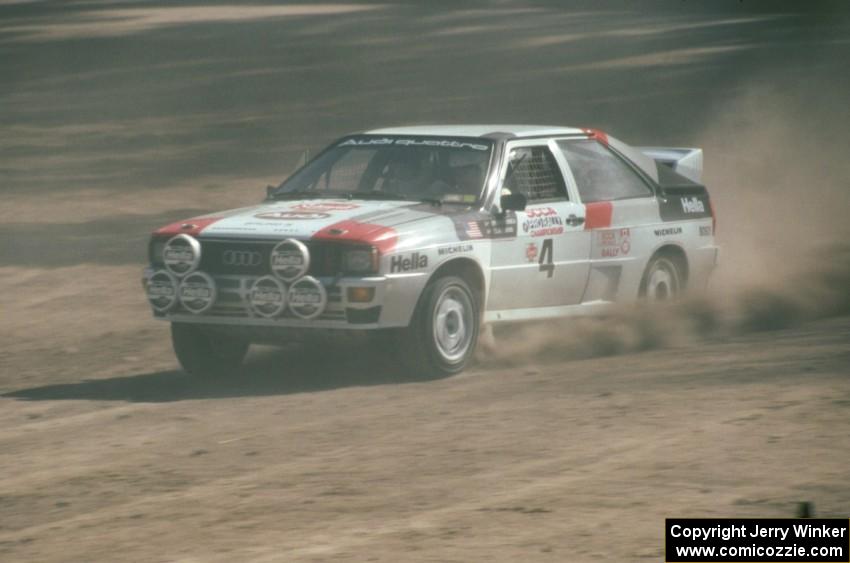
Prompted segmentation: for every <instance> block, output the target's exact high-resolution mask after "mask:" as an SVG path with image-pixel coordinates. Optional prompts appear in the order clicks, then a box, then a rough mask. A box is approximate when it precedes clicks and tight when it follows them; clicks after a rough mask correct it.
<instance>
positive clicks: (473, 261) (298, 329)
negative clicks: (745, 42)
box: [143, 125, 718, 375]
mask: <svg viewBox="0 0 850 563" xmlns="http://www.w3.org/2000/svg"><path fill="white" fill-rule="evenodd" d="M701 173H702V151H701V150H700V149H679V148H633V147H630V146H628V145H626V144H624V143H622V142H620V141H618V140H616V139H614V138H613V137H610V136H608V135H606V134H605V133H602V132H600V131H598V130H592V129H574V128H567V127H541V126H525V125H522V126H516V125H510V126H508V125H469V126H422V127H401V128H392V129H379V130H375V131H369V132H366V133H362V134H356V135H350V136H347V137H344V138H342V139H340V140H338V141H336V142H335V143H333V144H332V145H330V146H329V147H328V148H326V149H325V150H324V151H323V152H321V153H319V154H318V156H316V157H315V158H314V159H313V160H311V161H310V162H308V163H307V164H306V165H304V166H303V167H301V168H300V169H299V170H297V171H296V172H295V173H294V174H293V175H292V176H290V177H289V178H288V179H287V180H286V181H285V182H283V183H282V184H281V185H280V186H278V187H270V188H269V190H268V196H267V199H266V200H265V201H264V202H262V203H260V204H259V205H256V206H253V207H247V208H243V209H235V210H230V211H223V212H221V213H214V214H211V215H206V216H202V217H195V218H192V219H187V220H185V221H181V222H178V223H174V224H172V225H168V226H166V227H163V228H161V229H159V230H157V231H156V232H154V233H153V236H152V238H151V242H150V266H149V267H148V268H147V269H146V270H145V273H144V278H143V283H144V287H145V290H146V293H147V297H148V300H149V302H150V305H151V307H152V308H153V312H154V316H155V317H156V318H159V319H162V320H165V321H169V322H170V323H171V330H172V340H173V344H174V349H175V352H176V354H177V357H178V359H179V360H180V362H181V364H182V365H183V367H184V369H186V370H187V371H188V372H190V373H193V374H202V373H206V374H216V373H226V372H228V371H230V370H233V369H234V368H235V367H237V366H238V365H239V364H240V362H241V361H242V359H243V358H244V356H245V354H246V352H247V350H248V346H249V345H250V344H251V343H281V342H288V341H292V340H301V339H304V338H307V337H309V336H311V335H312V336H314V337H315V336H317V335H319V337H322V338H324V337H325V336H330V333H332V332H338V331H381V332H379V333H377V334H382V335H387V336H390V337H392V338H393V339H394V342H395V343H396V345H394V346H393V349H394V351H397V352H399V358H400V359H402V360H404V361H405V362H406V364H407V366H408V367H409V368H410V369H412V370H416V371H417V372H419V373H423V374H433V375H440V374H451V373H456V372H458V371H460V370H462V369H463V368H464V366H465V365H466V364H467V362H468V360H469V359H470V357H471V356H472V353H473V350H474V349H475V346H476V343H477V341H478V335H479V331H480V330H481V327H482V326H483V325H485V324H488V323H501V322H517V321H534V320H540V319H547V318H553V317H562V316H568V315H581V314H587V313H592V312H597V311H600V310H602V309H604V308H606V307H610V306H611V305H612V304H613V303H617V302H629V301H634V300H636V299H640V298H645V299H650V300H665V299H671V298H674V297H676V296H677V295H678V294H680V293H681V292H682V291H684V290H685V288H686V287H691V288H702V287H704V286H705V284H706V282H707V280H708V277H709V274H710V273H711V271H712V270H713V268H714V267H715V264H716V262H717V254H718V249H717V246H716V245H715V240H714V214H713V210H712V207H711V204H710V201H709V197H708V192H707V191H706V189H705V187H704V186H703V185H701V184H700V176H701Z"/></svg>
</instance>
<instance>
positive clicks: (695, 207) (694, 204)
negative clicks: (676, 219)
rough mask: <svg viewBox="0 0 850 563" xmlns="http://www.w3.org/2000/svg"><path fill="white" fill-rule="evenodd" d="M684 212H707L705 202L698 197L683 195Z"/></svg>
mask: <svg viewBox="0 0 850 563" xmlns="http://www.w3.org/2000/svg"><path fill="white" fill-rule="evenodd" d="M680 201H681V202H682V213H688V214H691V213H705V204H704V203H703V202H702V201H700V200H699V198H696V197H683V198H681V200H680Z"/></svg>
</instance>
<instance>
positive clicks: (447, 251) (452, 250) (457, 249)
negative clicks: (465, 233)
mask: <svg viewBox="0 0 850 563" xmlns="http://www.w3.org/2000/svg"><path fill="white" fill-rule="evenodd" d="M464 252H472V245H471V244H453V245H451V246H442V247H440V248H438V249H437V254H439V255H440V256H451V255H452V254H463V253H464Z"/></svg>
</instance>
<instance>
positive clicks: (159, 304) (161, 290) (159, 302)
mask: <svg viewBox="0 0 850 563" xmlns="http://www.w3.org/2000/svg"><path fill="white" fill-rule="evenodd" d="M146 291H147V295H148V301H149V302H150V304H151V307H153V310H154V311H156V312H157V313H164V312H166V311H168V310H169V309H171V308H172V307H174V304H175V303H177V278H175V277H174V276H172V275H171V274H170V273H169V272H166V271H165V270H157V271H156V272H154V273H153V274H152V275H151V277H150V278H149V279H148V281H147V287H146Z"/></svg>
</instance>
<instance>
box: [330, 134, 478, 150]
mask: <svg viewBox="0 0 850 563" xmlns="http://www.w3.org/2000/svg"><path fill="white" fill-rule="evenodd" d="M384 145H396V146H401V147H444V148H450V149H472V150H476V151H486V150H488V149H489V148H490V147H489V146H488V145H479V144H477V143H464V142H461V141H455V140H450V139H398V138H392V137H377V138H369V139H347V140H345V141H343V142H342V143H340V144H339V146H341V147H345V146H384Z"/></svg>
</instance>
